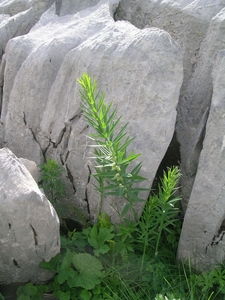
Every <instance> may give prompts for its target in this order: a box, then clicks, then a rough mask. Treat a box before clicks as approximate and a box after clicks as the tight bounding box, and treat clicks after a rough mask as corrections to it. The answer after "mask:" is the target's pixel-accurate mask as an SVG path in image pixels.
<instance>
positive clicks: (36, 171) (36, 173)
mask: <svg viewBox="0 0 225 300" xmlns="http://www.w3.org/2000/svg"><path fill="white" fill-rule="evenodd" d="M19 160H20V161H21V163H22V164H23V165H24V166H25V167H26V168H27V170H28V171H29V172H30V174H31V175H32V177H33V178H34V180H35V181H36V183H38V182H39V180H40V177H41V170H40V168H39V167H38V166H37V165H36V163H35V162H34V161H31V160H29V159H26V158H19Z"/></svg>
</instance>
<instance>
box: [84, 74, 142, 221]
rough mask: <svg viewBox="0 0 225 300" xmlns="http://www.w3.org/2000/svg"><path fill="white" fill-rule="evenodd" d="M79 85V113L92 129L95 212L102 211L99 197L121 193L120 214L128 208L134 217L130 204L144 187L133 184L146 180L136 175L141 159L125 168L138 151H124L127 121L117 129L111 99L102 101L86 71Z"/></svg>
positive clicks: (136, 200)
mask: <svg viewBox="0 0 225 300" xmlns="http://www.w3.org/2000/svg"><path fill="white" fill-rule="evenodd" d="M78 82H79V83H80V85H81V88H82V89H81V90H80V94H81V97H82V102H81V107H82V110H83V115H84V117H85V119H86V120H87V122H88V123H89V125H90V126H91V127H92V128H93V129H94V130H95V131H96V133H95V134H90V137H91V139H92V140H93V141H94V142H95V145H92V146H93V147H94V158H95V159H96V161H97V163H98V165H97V166H96V167H95V170H96V173H95V174H94V175H93V176H94V177H95V178H96V180H97V181H98V185H99V186H96V189H97V190H98V191H99V192H100V205H99V213H98V215H101V213H102V201H103V196H104V195H114V196H123V197H124V198H125V199H126V200H127V204H126V205H125V207H124V209H123V211H122V213H121V218H123V217H125V215H126V214H127V212H128V211H130V210H132V212H133V214H134V216H135V218H136V219H137V214H136V212H135V210H134V204H135V203H137V202H140V201H143V200H142V199H140V198H139V196H138V193H139V191H141V190H146V189H144V188H140V187H137V184H139V183H141V182H143V181H144V180H146V178H144V177H142V176H140V175H139V173H140V170H141V163H139V164H137V165H136V166H135V167H134V168H133V169H132V170H131V171H130V172H128V170H127V168H128V166H129V165H130V163H131V162H132V161H134V160H136V159H137V158H138V157H139V156H140V154H135V153H134V151H131V152H130V153H129V154H127V148H128V146H129V145H130V144H131V142H132V141H133V140H134V137H130V136H129V135H128V133H127V132H126V129H127V125H128V123H127V124H125V125H124V126H122V127H121V129H118V124H119V122H120V120H121V116H120V117H118V118H117V117H116V113H117V110H116V109H112V102H111V103H110V104H108V105H107V104H106V103H105V100H104V98H105V96H104V94H103V93H102V94H101V95H100V93H99V92H98V91H97V84H96V81H95V80H92V79H91V78H90V77H89V75H88V74H83V76H82V77H81V78H80V79H79V80H78Z"/></svg>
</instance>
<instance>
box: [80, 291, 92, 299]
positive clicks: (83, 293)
mask: <svg viewBox="0 0 225 300" xmlns="http://www.w3.org/2000/svg"><path fill="white" fill-rule="evenodd" d="M91 296H92V294H91V292H89V291H87V290H82V291H81V293H80V298H81V300H90V299H91Z"/></svg>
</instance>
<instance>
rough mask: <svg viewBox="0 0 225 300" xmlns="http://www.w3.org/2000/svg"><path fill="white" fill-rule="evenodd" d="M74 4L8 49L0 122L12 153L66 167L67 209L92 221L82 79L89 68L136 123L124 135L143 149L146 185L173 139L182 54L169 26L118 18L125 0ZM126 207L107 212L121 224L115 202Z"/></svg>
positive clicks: (94, 206)
mask: <svg viewBox="0 0 225 300" xmlns="http://www.w3.org/2000/svg"><path fill="white" fill-rule="evenodd" d="M70 3H71V1H63V2H62V3H61V8H60V11H61V12H59V11H58V13H57V14H56V13H55V7H51V8H50V9H49V10H48V11H46V12H45V13H44V14H43V15H42V17H41V18H40V20H39V22H37V23H36V25H35V26H34V27H33V28H32V29H31V30H30V32H29V33H28V34H25V35H23V36H21V37H17V38H14V39H11V40H9V42H8V43H7V46H6V52H5V56H4V60H5V69H4V70H5V71H4V74H5V75H4V93H3V105H2V116H1V121H2V123H3V126H4V143H5V145H7V147H9V148H10V149H11V150H12V151H13V152H14V153H15V154H16V155H18V156H20V157H25V158H27V159H31V160H34V161H35V162H36V164H39V163H40V162H41V161H43V159H45V158H48V157H51V158H54V159H56V160H57V161H58V162H60V163H61V164H62V165H63V166H64V168H65V169H66V170H67V177H68V182H69V185H70V187H71V191H72V192H71V194H70V201H71V204H73V205H77V206H79V207H80V208H82V210H84V211H86V213H87V214H88V215H90V217H91V219H92V220H96V215H97V211H98V204H99V194H98V192H97V191H96V190H95V188H93V186H92V183H93V180H94V179H93V177H92V176H90V174H91V173H92V172H94V169H93V168H94V164H95V162H94V161H93V160H92V159H90V158H89V157H90V156H93V155H92V153H91V151H90V147H89V140H88V139H87V134H88V133H89V132H90V128H88V126H87V124H86V122H84V120H83V117H82V113H81V110H80V95H79V85H78V83H77V79H78V78H79V77H80V76H81V75H82V74H83V73H84V72H88V73H89V74H90V75H91V76H92V77H94V78H95V79H96V81H97V83H98V85H99V88H100V89H101V90H102V91H104V92H105V93H106V101H111V100H113V101H114V106H116V107H118V115H123V118H122V124H124V123H126V122H130V124H129V127H128V131H129V132H130V134H131V135H132V136H134V135H137V138H136V139H135V141H134V143H133V145H132V147H133V148H134V150H135V151H136V152H138V153H139V152H141V153H142V157H141V160H142V161H144V164H143V174H142V175H143V176H145V177H146V178H149V180H148V182H146V187H148V188H150V187H151V184H152V181H153V179H154V177H155V173H156V171H157V169H158V166H159V164H160V162H161V160H162V158H163V156H164V154H165V152H166V150H167V147H168V145H169V143H170V141H171V139H172V136H173V133H174V127H175V121H176V106H177V103H178V97H179V91H180V87H181V84H182V80H183V63H182V51H181V48H180V47H179V45H178V44H177V43H176V42H174V40H173V39H172V38H171V36H170V35H169V34H168V33H167V32H165V31H164V30H160V29H157V28H154V29H150V28H146V29H144V30H140V29H138V28H136V27H135V26H133V25H131V24H130V23H128V22H125V21H118V22H115V20H114V18H113V17H114V13H115V10H116V8H117V6H118V3H119V1H116V0H114V1H106V0H104V1H99V2H98V4H97V5H95V6H93V3H92V6H90V1H86V2H84V3H82V7H80V6H79V5H78V7H77V8H76V7H74V8H73V10H72V11H71V12H70V14H68V7H69V6H70V5H71V4H70ZM85 3H86V9H83V8H84V6H85ZM59 6H60V1H59V2H58V3H57V10H59ZM88 6H90V7H88ZM87 7H88V8H87ZM79 9H83V10H81V11H78V10H79ZM66 11H67V14H65V12H66ZM77 11H78V12H77ZM18 137H19V138H18ZM146 197H147V196H146ZM125 204H126V203H124V201H120V202H119V203H117V199H114V198H109V199H106V200H105V201H104V204H103V207H104V209H105V211H107V213H108V214H109V215H110V216H111V218H112V220H113V221H115V222H117V221H118V215H117V212H116V211H115V209H114V208H112V206H114V207H115V206H117V207H118V206H119V209H122V208H123V206H124V205H125ZM141 209H142V206H140V207H139V210H140V211H141Z"/></svg>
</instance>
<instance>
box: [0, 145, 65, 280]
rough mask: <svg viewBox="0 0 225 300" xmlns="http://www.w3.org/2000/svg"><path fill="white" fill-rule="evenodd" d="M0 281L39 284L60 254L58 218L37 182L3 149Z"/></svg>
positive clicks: (0, 164)
mask: <svg viewBox="0 0 225 300" xmlns="http://www.w3.org/2000/svg"><path fill="white" fill-rule="evenodd" d="M0 170H1V172H0V206H1V210H0V282H4V283H11V282H27V281H32V282H40V281H46V280H48V279H50V278H51V277H52V273H51V272H49V271H46V270H44V269H41V268H40V267H39V263H40V262H41V261H49V260H50V259H51V257H53V256H55V255H56V254H57V253H59V251H60V237H59V219H58V216H57V214H56V212H55V210H54V208H53V207H52V205H51V204H50V202H49V201H48V200H47V198H46V197H45V196H44V194H43V193H42V192H41V191H40V190H39V188H38V186H37V184H36V182H35V181H34V179H33V178H32V176H31V175H30V173H29V172H28V170H27V169H26V168H25V166H24V165H23V164H22V163H21V162H20V160H19V159H18V158H17V157H16V156H15V155H14V154H13V153H12V152H11V151H10V150H9V149H8V148H3V149H1V150H0Z"/></svg>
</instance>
